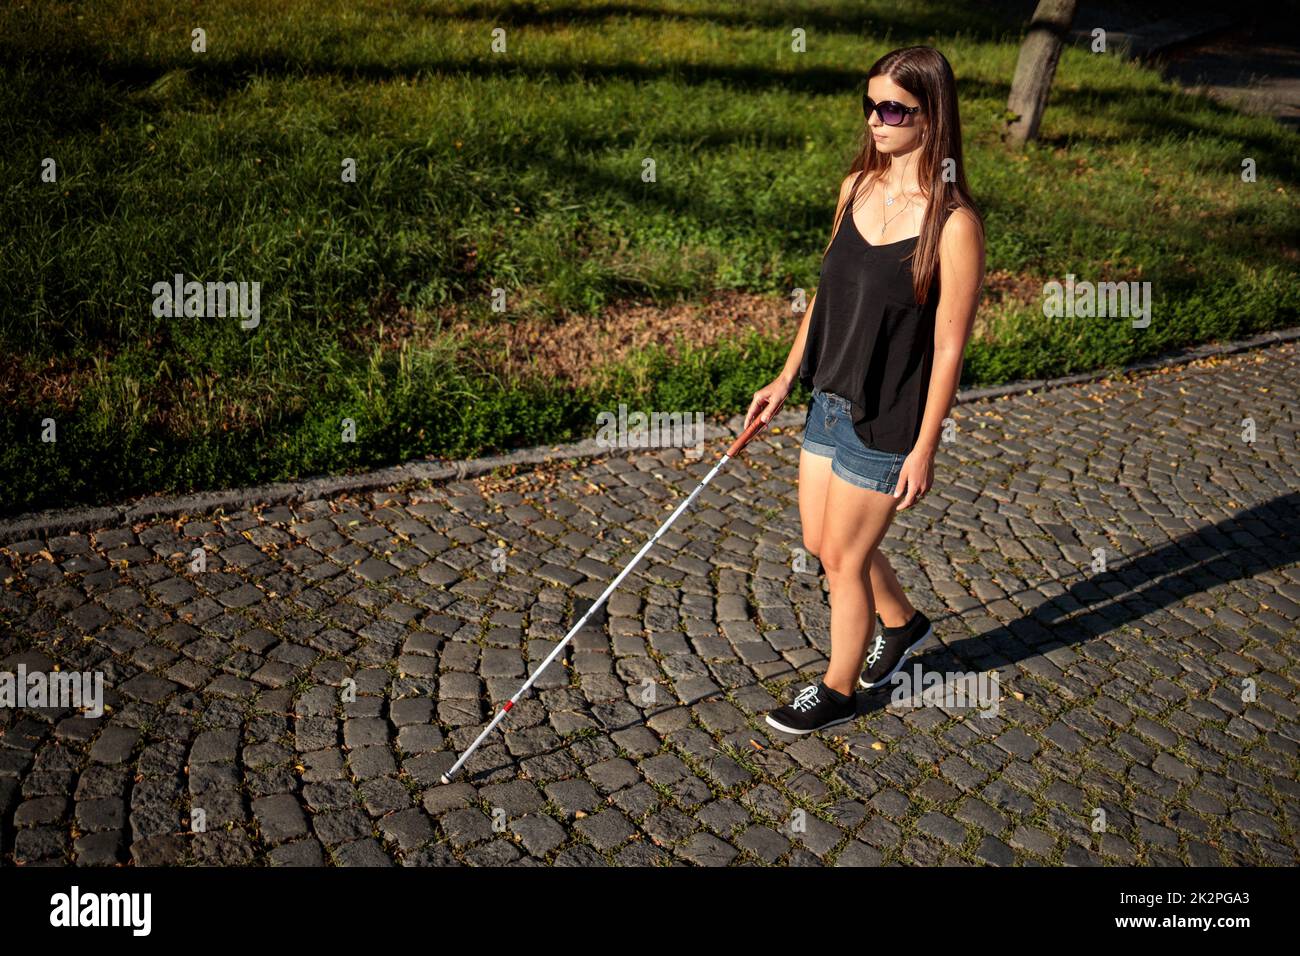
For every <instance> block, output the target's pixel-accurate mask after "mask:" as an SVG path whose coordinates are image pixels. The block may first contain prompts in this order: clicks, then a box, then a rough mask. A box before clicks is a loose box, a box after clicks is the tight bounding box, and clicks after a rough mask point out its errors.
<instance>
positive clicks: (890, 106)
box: [862, 93, 921, 126]
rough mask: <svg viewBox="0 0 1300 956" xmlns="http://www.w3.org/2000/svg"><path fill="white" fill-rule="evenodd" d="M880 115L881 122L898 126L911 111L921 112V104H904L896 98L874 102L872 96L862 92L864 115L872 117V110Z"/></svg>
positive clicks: (868, 117)
mask: <svg viewBox="0 0 1300 956" xmlns="http://www.w3.org/2000/svg"><path fill="white" fill-rule="evenodd" d="M873 110H874V111H875V112H876V114H877V115H879V116H880V122H882V123H884V124H885V125H886V126H898V125H900V124H901V123H902V122H903V117H905V116H907V115H908V114H909V113H919V112H921V107H919V106H904V105H903V104H902V103H899V102H896V101H895V100H885V102H883V103H875V102H872V99H871V97H869V96H867V94H866V93H863V94H862V115H863V116H864V117H866V118H867V119H871V113H872V111H873Z"/></svg>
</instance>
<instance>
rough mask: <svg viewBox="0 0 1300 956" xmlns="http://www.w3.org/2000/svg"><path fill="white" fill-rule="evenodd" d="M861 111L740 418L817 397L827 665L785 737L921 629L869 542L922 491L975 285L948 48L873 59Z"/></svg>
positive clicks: (871, 675) (826, 720)
mask: <svg viewBox="0 0 1300 956" xmlns="http://www.w3.org/2000/svg"><path fill="white" fill-rule="evenodd" d="M863 111H864V113H865V116H866V125H867V129H866V131H865V132H864V136H863V144H862V148H861V150H860V151H859V152H858V156H857V159H855V160H854V163H853V166H852V168H851V169H850V172H849V175H848V177H847V178H846V179H845V180H844V182H843V183H842V184H841V186H840V197H839V204H838V206H837V209H836V219H835V226H834V227H833V228H832V231H831V241H830V243H829V245H828V246H827V248H826V251H825V252H823V254H822V270H821V282H820V285H819V288H818V290H817V294H816V295H814V296H813V298H812V302H811V303H810V304H809V308H808V311H807V313H806V315H805V316H804V319H803V322H802V323H801V324H800V326H799V332H798V334H797V335H796V336H795V340H794V346H793V347H792V348H791V349H790V357H789V358H788V359H787V360H786V363H785V367H784V368H783V369H782V371H781V374H780V375H778V376H777V377H776V379H774V380H773V381H772V382H771V383H770V384H769V385H767V386H765V387H764V388H762V389H759V390H758V391H757V392H755V393H754V399H753V401H752V402H751V403H750V406H749V412H748V414H747V415H746V416H745V423H746V425H748V424H749V422H750V421H751V420H752V419H753V416H754V415H755V414H756V413H759V411H760V410H761V414H762V416H763V418H764V420H765V421H766V420H768V419H770V418H771V417H772V415H774V414H775V413H776V412H777V410H779V409H780V407H781V404H782V403H783V402H784V401H785V398H786V396H787V395H788V394H789V392H790V388H791V385H792V384H793V382H794V380H795V378H796V376H797V377H798V379H799V381H801V382H803V383H804V384H805V385H808V386H809V387H810V388H812V394H813V401H812V404H811V406H810V407H809V409H808V418H807V420H806V422H805V427H804V439H803V448H802V450H801V451H800V454H799V515H800V520H801V522H802V524H803V544H804V547H805V548H806V549H807V550H808V551H809V552H810V553H812V554H813V555H815V556H817V557H818V558H820V560H821V563H822V566H823V567H824V568H825V570H826V577H827V580H828V582H829V584H830V603H831V659H830V663H829V665H828V666H827V668H826V674H825V676H824V677H823V678H822V680H821V681H820V682H818V683H817V684H813V685H810V686H808V687H805V688H803V689H802V690H801V691H800V692H799V694H798V695H797V696H796V698H795V700H794V702H793V703H792V704H790V705H788V706H785V707H781V708H779V709H777V710H775V711H773V712H772V713H771V714H769V715H768V717H767V722H768V723H769V724H770V725H771V726H773V727H775V728H776V729H778V730H781V731H785V732H786V733H791V734H808V733H812V732H814V731H816V730H820V729H822V728H824V727H831V726H834V725H836V724H842V723H845V722H846V721H849V720H852V719H853V717H854V716H855V715H856V712H857V707H856V701H855V699H854V689H855V685H856V686H860V687H863V688H868V689H869V688H872V687H877V686H880V685H882V684H884V683H885V682H886V681H888V680H889V678H890V677H891V676H892V675H893V674H894V672H895V671H897V670H898V669H899V668H900V667H901V666H902V664H903V661H904V660H905V659H906V658H907V656H908V655H909V654H910V653H911V652H912V651H913V650H914V649H915V648H916V647H917V646H918V645H919V644H920V643H922V642H923V641H924V640H925V639H926V638H927V637H929V636H930V635H931V633H932V631H931V629H930V621H929V620H928V619H927V618H926V616H925V615H924V614H922V613H921V612H920V611H918V610H916V609H915V608H913V607H912V605H911V604H910V603H909V602H908V599H907V596H906V595H905V594H904V593H903V590H902V588H901V587H900V586H899V583H898V578H897V576H896V575H895V574H894V570H893V568H891V567H890V565H889V560H888V559H887V558H886V557H885V555H884V554H883V553H881V551H880V550H879V546H880V543H881V540H882V539H883V538H884V536H885V532H886V530H888V528H889V524H890V521H891V520H892V519H893V516H894V512H895V510H896V509H898V510H901V509H905V508H909V507H911V506H912V505H913V504H914V503H915V502H917V501H918V500H920V499H921V498H922V497H923V496H924V495H925V493H926V492H927V491H928V490H929V489H930V483H931V480H932V477H933V472H934V456H935V451H936V449H937V448H938V445H939V435H940V431H941V429H942V426H943V421H944V418H945V417H947V415H948V412H949V410H950V409H951V407H952V401H953V398H954V396H955V395H956V390H957V382H958V380H959V378H960V376H961V364H962V352H963V350H964V349H965V347H966V340H967V338H968V336H969V334H970V328H971V323H972V321H973V319H974V316H975V305H976V302H977V301H978V299H979V293H980V287H981V285H982V284H983V276H984V229H983V222H982V220H981V218H980V216H979V213H978V212H977V211H976V209H975V205H974V203H973V202H972V200H971V198H970V193H969V192H968V190H967V188H966V176H965V172H964V170H963V167H962V151H961V126H960V122H959V119H958V115H957V91H956V82H955V80H954V78H953V73H952V68H951V67H950V66H949V65H948V61H947V60H946V59H945V58H944V56H943V54H941V53H939V51H937V50H935V49H932V48H930V47H924V46H915V47H907V48H905V49H901V50H895V51H893V52H892V53H888V54H886V55H885V56H883V57H881V58H880V59H879V60H877V61H876V63H875V65H873V66H872V67H871V70H870V71H869V72H868V74H867V91H866V93H865V94H864V95H863ZM877 614H878V615H879V617H878V618H877V616H876V615H877ZM877 620H879V623H880V628H881V629H880V633H879V634H876V635H875V636H874V637H872V635H873V633H874V631H875V627H874V624H875V623H876V621H877ZM868 622H871V625H872V626H871V627H870V628H869V626H868ZM869 638H871V642H870V646H869V647H868V639H869ZM864 662H865V664H866V665H867V669H866V671H865V673H864V672H863V670H862V668H863V664H864Z"/></svg>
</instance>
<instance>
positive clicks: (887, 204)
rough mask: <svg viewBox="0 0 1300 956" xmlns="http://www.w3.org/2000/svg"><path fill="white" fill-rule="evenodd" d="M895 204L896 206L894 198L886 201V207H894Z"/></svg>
mask: <svg viewBox="0 0 1300 956" xmlns="http://www.w3.org/2000/svg"><path fill="white" fill-rule="evenodd" d="M893 204H894V199H893V197H892V196H891V197H889V198H888V199H886V200H885V205H886V206H892V205H893Z"/></svg>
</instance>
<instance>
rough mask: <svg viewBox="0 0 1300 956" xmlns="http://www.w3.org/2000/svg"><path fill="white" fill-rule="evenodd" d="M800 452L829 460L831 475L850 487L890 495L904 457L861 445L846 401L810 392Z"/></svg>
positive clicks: (834, 395)
mask: <svg viewBox="0 0 1300 956" xmlns="http://www.w3.org/2000/svg"><path fill="white" fill-rule="evenodd" d="M803 448H804V450H805V451H807V452H809V453H811V454H813V455H821V456H822V457H823V458H830V459H833V460H832V462H831V472H832V473H833V474H836V475H839V476H840V477H841V478H843V479H844V480H845V481H847V482H848V483H849V484H851V485H856V486H857V487H859V488H868V489H870V490H871V491H879V492H882V493H884V494H887V495H892V494H893V493H894V489H895V488H896V487H897V486H898V473H899V472H900V471H901V470H902V468H903V462H904V461H905V460H906V459H907V456H906V455H901V454H897V453H895V452H892V451H881V450H880V449H879V448H870V447H868V446H867V445H865V444H863V442H862V439H861V438H859V437H858V433H857V432H856V431H854V430H853V412H852V409H851V407H850V405H849V400H848V399H847V398H842V397H840V396H839V395H836V394H835V393H834V392H824V391H821V390H820V389H813V394H812V404H810V405H809V406H808V417H807V419H806V420H805V421H804V427H803Z"/></svg>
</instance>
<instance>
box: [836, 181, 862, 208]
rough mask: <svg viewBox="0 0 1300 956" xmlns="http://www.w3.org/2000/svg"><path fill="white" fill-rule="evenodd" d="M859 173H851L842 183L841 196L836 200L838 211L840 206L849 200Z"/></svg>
mask: <svg viewBox="0 0 1300 956" xmlns="http://www.w3.org/2000/svg"><path fill="white" fill-rule="evenodd" d="M858 175H859V174H858V173H849V174H848V175H847V176H845V177H844V181H843V182H841V183H840V198H839V199H837V200H836V201H835V209H836V211H839V208H840V207H841V206H843V205H844V203H845V202H847V201H848V198H849V193H851V192H852V191H853V183H854V182H855V181H856V180H857V178H858Z"/></svg>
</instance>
